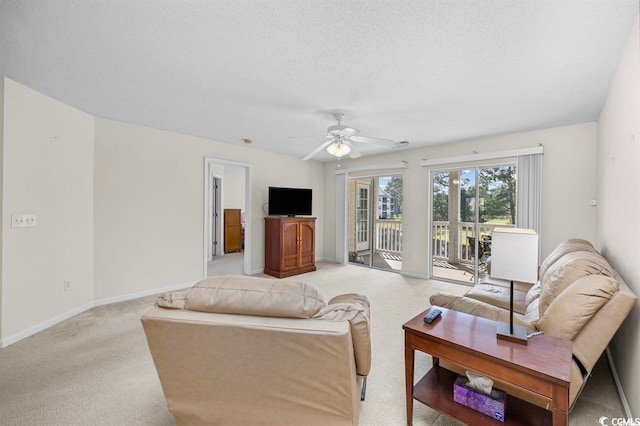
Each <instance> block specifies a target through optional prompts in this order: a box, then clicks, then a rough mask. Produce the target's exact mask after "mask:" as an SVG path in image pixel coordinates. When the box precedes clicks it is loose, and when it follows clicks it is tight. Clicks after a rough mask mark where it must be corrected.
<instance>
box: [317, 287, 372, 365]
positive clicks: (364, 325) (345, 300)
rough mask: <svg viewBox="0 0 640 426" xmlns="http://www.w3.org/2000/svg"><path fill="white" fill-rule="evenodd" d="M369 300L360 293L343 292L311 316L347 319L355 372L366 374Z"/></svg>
mask: <svg viewBox="0 0 640 426" xmlns="http://www.w3.org/2000/svg"><path fill="white" fill-rule="evenodd" d="M369 315H370V311H369V300H368V299H367V298H366V297H365V296H362V295H360V294H343V295H340V296H336V297H334V298H333V299H331V300H330V301H329V303H328V304H327V306H325V307H324V308H322V309H320V311H319V312H318V313H317V314H315V315H314V316H313V318H316V319H322V320H329V321H349V325H350V330H351V338H352V339H353V352H354V356H355V359H356V373H358V375H360V376H367V375H368V374H369V370H370V369H371V336H370V326H369V318H370V316H369Z"/></svg>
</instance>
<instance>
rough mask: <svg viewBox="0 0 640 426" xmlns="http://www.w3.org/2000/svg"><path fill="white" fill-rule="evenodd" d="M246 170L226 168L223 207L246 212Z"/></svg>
mask: <svg viewBox="0 0 640 426" xmlns="http://www.w3.org/2000/svg"><path fill="white" fill-rule="evenodd" d="M244 180H245V179H244V168H242V167H236V166H224V179H223V181H222V184H223V191H222V192H223V194H222V195H223V197H224V200H222V207H223V208H225V209H240V210H242V211H243V212H244Z"/></svg>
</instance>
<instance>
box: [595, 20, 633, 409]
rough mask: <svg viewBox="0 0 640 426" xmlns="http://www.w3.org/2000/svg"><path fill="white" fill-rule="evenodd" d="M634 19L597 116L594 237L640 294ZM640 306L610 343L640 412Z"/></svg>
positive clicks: (622, 378) (630, 399) (627, 391)
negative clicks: (639, 378)
mask: <svg viewBox="0 0 640 426" xmlns="http://www.w3.org/2000/svg"><path fill="white" fill-rule="evenodd" d="M638 26H639V23H638V20H636V23H635V26H634V28H633V31H632V32H631V34H630V36H629V41H628V42H627V45H626V47H625V50H624V54H623V57H622V60H621V62H620V65H619V67H618V70H617V72H616V75H615V77H614V79H613V80H612V82H611V85H610V87H609V93H608V96H607V101H606V103H605V106H604V108H603V109H602V112H601V114H600V120H599V121H598V144H597V194H598V207H597V221H596V223H597V226H596V229H597V240H598V246H599V248H600V250H601V251H602V253H603V254H604V255H605V256H606V257H607V259H608V260H609V262H610V263H611V264H612V265H613V266H614V267H615V268H616V269H617V270H618V272H619V273H620V274H621V275H622V277H623V278H624V280H625V281H626V282H627V284H628V285H629V287H630V288H631V289H632V290H633V291H634V293H635V294H636V295H640V268H639V267H638V259H640V227H638V213H639V212H640V186H639V184H640V179H639V178H638V166H639V165H640V146H639V145H640V54H639V52H640V42H639V39H640V33H639V31H638ZM638 324H640V308H639V307H638V304H637V303H636V306H635V307H634V308H633V310H632V311H631V314H630V315H629V317H628V318H627V320H626V321H625V323H624V324H623V325H622V327H621V328H620V330H619V331H618V334H617V335H616V337H615V338H614V339H613V342H612V344H611V354H612V356H613V360H614V364H615V366H616V368H617V370H618V376H619V377H620V382H621V384H622V387H623V389H624V393H625V396H626V398H627V401H628V404H629V407H630V409H631V411H632V413H633V415H635V417H638V415H640V382H639V381H638V377H640V363H639V362H638V360H639V359H640V326H639V325H638Z"/></svg>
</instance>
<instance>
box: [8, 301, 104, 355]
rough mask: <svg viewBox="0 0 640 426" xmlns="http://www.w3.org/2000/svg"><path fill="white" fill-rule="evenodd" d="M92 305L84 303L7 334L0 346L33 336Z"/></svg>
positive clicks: (91, 303)
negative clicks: (24, 328)
mask: <svg viewBox="0 0 640 426" xmlns="http://www.w3.org/2000/svg"><path fill="white" fill-rule="evenodd" d="M93 306H94V304H93V302H89V303H86V304H84V305H82V306H79V307H77V308H75V309H72V310H70V311H69V312H65V313H64V314H61V315H58V316H55V317H53V318H51V319H48V320H46V321H43V322H41V323H40V324H36V325H34V326H32V327H29V328H27V329H26V330H22V331H20V332H18V333H16V334H14V335H13V336H9V337H7V338H6V339H2V341H0V348H6V347H7V346H9V345H11V344H13V343H16V342H19V341H20V340H22V339H26V338H27V337H30V336H33V335H34V334H36V333H39V332H41V331H42V330H46V329H47V328H49V327H52V326H54V325H56V324H58V323H60V322H62V321H64V320H67V319H69V318H71V317H74V316H76V315H78V314H81V313H83V312H84V311H86V310H87V309H91V308H93Z"/></svg>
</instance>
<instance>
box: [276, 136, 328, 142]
mask: <svg viewBox="0 0 640 426" xmlns="http://www.w3.org/2000/svg"><path fill="white" fill-rule="evenodd" d="M328 137H331V138H333V136H326V135H321V136H287V139H314V140H317V141H319V140H321V139H326V138H328Z"/></svg>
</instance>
